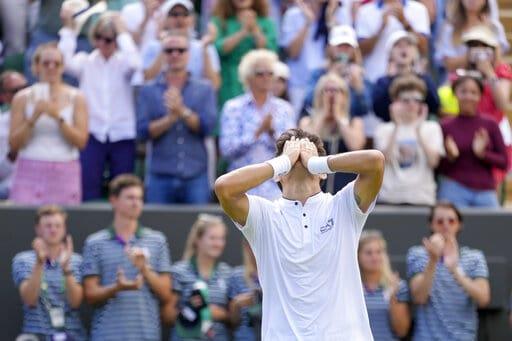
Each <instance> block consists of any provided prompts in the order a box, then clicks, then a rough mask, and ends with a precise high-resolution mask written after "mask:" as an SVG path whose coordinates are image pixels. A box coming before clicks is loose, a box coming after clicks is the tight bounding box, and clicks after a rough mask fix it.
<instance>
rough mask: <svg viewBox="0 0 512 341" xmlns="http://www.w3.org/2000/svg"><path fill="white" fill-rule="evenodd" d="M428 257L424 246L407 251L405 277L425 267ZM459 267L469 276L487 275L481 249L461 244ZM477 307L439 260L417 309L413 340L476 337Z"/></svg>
mask: <svg viewBox="0 0 512 341" xmlns="http://www.w3.org/2000/svg"><path fill="white" fill-rule="evenodd" d="M428 260H429V256H428V253H427V251H426V250H425V248H424V247H423V246H413V247H412V248H410V249H409V252H408V253H407V277H408V278H409V280H410V279H411V278H412V277H414V275H416V274H418V273H421V272H423V271H424V270H425V267H426V265H427V263H428ZM459 266H460V267H461V268H462V270H463V271H464V273H465V274H466V276H468V277H469V278H472V279H475V278H479V277H481V278H488V277H489V270H488V269H487V263H486V261H485V257H484V255H483V253H482V251H480V250H475V249H470V248H468V247H461V248H460V250H459ZM476 309H477V307H476V305H475V303H474V302H473V301H472V299H471V298H470V297H469V295H468V294H467V293H466V292H465V291H464V289H462V287H461V286H460V285H459V284H458V283H457V281H456V280H455V279H454V278H453V275H452V274H451V273H450V272H449V271H448V269H447V268H446V267H445V266H444V264H443V263H442V262H439V263H438V264H437V267H436V272H435V274H434V281H433V283H432V289H431V291H430V297H429V301H428V303H427V304H424V305H419V306H418V307H417V309H416V316H415V318H416V319H415V321H416V323H415V329H414V334H413V340H416V341H434V340H439V341H444V340H450V341H458V340H461V341H462V340H475V339H476V336H477V327H478V315H477V311H476Z"/></svg>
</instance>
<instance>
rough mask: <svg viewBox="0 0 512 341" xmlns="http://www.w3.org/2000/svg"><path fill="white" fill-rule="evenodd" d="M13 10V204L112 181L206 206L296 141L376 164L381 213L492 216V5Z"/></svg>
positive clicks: (504, 149)
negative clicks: (218, 189) (129, 178)
mask: <svg viewBox="0 0 512 341" xmlns="http://www.w3.org/2000/svg"><path fill="white" fill-rule="evenodd" d="M14 10H21V12H22V16H21V18H24V20H26V21H27V26H26V27H28V31H27V30H22V29H20V26H19V25H17V24H15V23H13V22H12V20H6V21H4V22H5V23H6V24H7V25H4V29H3V33H4V34H3V41H4V43H5V51H4V53H3V56H4V59H3V60H4V65H3V69H5V70H8V69H10V68H15V67H16V62H13V61H18V64H21V68H20V71H23V72H24V75H25V78H26V79H27V81H23V85H25V86H26V87H27V88H26V89H25V88H24V87H21V86H16V85H17V84H16V81H15V84H14V86H12V85H11V84H10V82H11V79H12V78H14V79H21V77H22V75H21V74H19V73H16V71H5V72H4V74H3V75H2V77H1V78H0V80H1V84H0V96H1V97H0V100H1V101H2V121H1V123H2V130H1V131H2V134H3V135H2V136H3V139H2V140H1V141H0V142H1V144H2V145H1V146H0V151H2V155H0V156H1V159H2V160H5V161H4V162H3V163H2V165H4V164H5V167H2V171H1V172H0V176H1V179H0V181H1V183H2V193H1V194H2V197H3V198H8V199H10V200H12V201H14V202H15V203H19V204H24V203H33V204H45V203H57V204H67V205H69V204H78V203H80V202H83V201H91V200H99V199H102V198H105V188H106V186H105V184H106V181H108V179H112V178H113V177H115V176H116V175H118V174H122V173H136V174H137V175H138V176H140V177H143V178H144V182H145V186H146V189H147V196H146V201H147V202H151V203H163V204H165V203H187V204H201V203H208V202H210V201H211V200H212V199H213V198H212V195H211V187H212V186H211V185H212V182H213V179H215V177H216V175H218V174H219V173H221V172H223V171H225V170H226V169H228V170H229V169H234V168H238V167H241V166H243V165H246V164H248V163H252V162H259V161H262V160H264V159H266V158H269V157H270V156H271V155H272V154H273V152H274V150H273V148H274V147H273V143H274V141H275V138H276V137H277V136H278V135H279V134H280V132H282V131H284V130H286V129H288V128H290V127H302V128H303V129H306V130H308V131H311V132H315V133H317V134H319V135H320V136H321V138H322V140H323V141H324V143H325V145H326V147H327V149H328V150H329V152H330V153H335V152H342V151H352V150H358V149H362V148H371V147H374V148H378V149H380V150H382V151H383V152H385V153H386V156H387V163H388V167H386V176H385V181H384V187H383V191H382V193H381V195H380V197H379V202H382V203H387V204H410V205H431V204H432V203H434V202H435V201H436V200H437V199H439V198H445V199H450V200H452V201H453V202H454V203H455V204H456V205H458V206H459V207H463V206H486V207H498V206H499V205H500V203H499V197H498V196H497V195H496V193H497V190H498V189H499V186H500V184H501V183H502V182H503V180H504V178H505V176H506V174H507V172H508V170H509V165H510V162H509V159H510V157H509V156H510V155H511V154H512V153H511V151H512V147H511V145H512V138H511V133H510V125H509V122H508V120H507V117H506V115H505V113H506V111H507V110H508V108H509V105H510V103H509V102H510V84H511V80H512V70H511V69H510V66H509V65H508V64H506V63H504V62H503V59H502V56H503V54H504V53H505V52H506V51H507V50H508V48H509V44H508V42H507V40H506V36H505V33H504V28H503V26H502V25H501V23H500V22H499V20H498V15H497V13H498V9H497V5H496V1H495V0H454V1H449V2H448V1H447V2H444V1H441V2H440V4H439V2H438V3H436V4H435V5H434V4H433V2H432V1H428V0H424V1H413V0H410V1H403V2H402V1H398V0H378V1H377V0H375V1H363V2H361V1H343V2H340V1H331V0H326V1H321V0H296V1H282V2H275V1H266V0H222V1H221V0H218V1H210V2H206V1H202V2H201V3H200V4H197V3H193V2H191V1H190V0H167V1H163V0H140V1H136V0H124V1H106V2H104V1H100V2H95V4H94V6H89V5H88V3H87V2H86V1H82V0H66V1H52V2H48V1H40V4H39V8H38V9H36V10H34V6H33V5H30V6H29V5H28V4H27V5H26V6H25V7H23V8H21V7H20V5H18V7H15V6H4V7H3V8H2V18H6V17H9V16H10V15H12V14H13V11H14ZM369 18H371V20H369ZM26 37H28V39H25V38H26ZM23 52H24V53H23ZM20 53H22V54H20ZM279 59H281V60H279ZM20 60H24V63H19V61H20ZM13 65H14V66H13ZM18 66H19V65H18ZM412 77H415V79H414V80H412ZM461 78H464V79H466V78H471V79H472V80H474V84H475V85H476V87H477V88H478V89H477V90H478V91H477V92H478V94H477V93H474V94H469V95H468V93H467V91H466V89H465V88H466V87H467V86H466V85H467V84H470V83H466V82H461V81H460V80H461ZM407 82H409V85H407V84H406V83H407ZM18 83H19V81H18ZM413 83H414V84H413ZM454 84H458V85H462V86H460V87H459V88H460V90H461V91H459V92H457V91H455V90H454ZM73 86H76V87H77V88H73ZM14 90H16V91H14ZM21 90H22V91H21ZM473 90H475V89H473ZM18 91H19V93H18ZM463 98H464V100H462V99H463ZM468 98H472V99H471V100H468ZM468 101H469V102H468ZM461 102H462V104H461V105H459V103H461ZM470 102H471V103H474V104H473V105H472V107H471V108H470V107H468V105H466V104H467V103H470ZM467 116H475V119H476V121H479V123H476V121H475V123H474V124H473V123H472V124H470V125H471V126H472V127H473V126H474V128H471V129H460V127H461V122H466V121H468V120H467V119H465V118H466V117H467ZM490 120H491V121H494V122H489V121H490ZM439 127H440V130H439V129H438V128H439ZM84 129H85V130H86V132H87V133H86V134H85V136H84ZM6 136H7V137H8V138H6ZM412 174H414V175H413V176H411V175H412ZM419 174H421V176H420V175H419ZM423 175H425V176H426V179H427V181H425V182H423V183H422V184H421V186H414V184H415V183H418V181H421V179H424V176H423ZM52 179H53V180H52ZM351 179H352V176H351V175H348V174H347V175H336V176H335V177H334V178H332V179H331V177H329V178H328V179H327V181H326V184H325V188H326V189H327V190H328V191H331V192H335V191H337V190H339V189H340V188H342V187H343V186H344V185H345V184H346V183H348V182H349V181H350V180H351ZM415 179H416V182H415ZM438 185H439V186H438ZM397 188H398V190H397ZM52 189H58V190H52ZM9 192H10V193H9ZM50 192H58V194H55V193H50ZM257 192H258V194H260V195H263V196H266V197H268V198H275V197H277V196H279V190H278V188H277V186H276V185H275V184H272V183H269V184H264V185H263V186H261V188H259V189H257ZM477 196H478V198H479V199H476V197H477ZM482 198H483V199H482Z"/></svg>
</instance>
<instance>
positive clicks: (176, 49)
mask: <svg viewBox="0 0 512 341" xmlns="http://www.w3.org/2000/svg"><path fill="white" fill-rule="evenodd" d="M187 50H188V49H187V48H186V47H167V48H165V49H164V52H165V53H167V54H173V53H174V52H178V53H179V54H183V53H185V52H187Z"/></svg>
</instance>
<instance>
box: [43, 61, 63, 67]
mask: <svg viewBox="0 0 512 341" xmlns="http://www.w3.org/2000/svg"><path fill="white" fill-rule="evenodd" d="M61 64H62V62H61V61H60V60H42V61H41V65H43V66H44V67H50V66H54V67H59V66H61Z"/></svg>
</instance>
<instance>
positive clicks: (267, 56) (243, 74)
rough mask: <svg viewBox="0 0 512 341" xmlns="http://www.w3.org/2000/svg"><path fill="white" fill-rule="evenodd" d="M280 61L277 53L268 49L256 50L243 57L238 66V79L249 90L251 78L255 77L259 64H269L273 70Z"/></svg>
mask: <svg viewBox="0 0 512 341" xmlns="http://www.w3.org/2000/svg"><path fill="white" fill-rule="evenodd" d="M278 61H279V58H278V57H277V54H276V53H275V52H272V51H269V50H266V49H256V50H252V51H250V52H248V53H247V54H246V55H245V56H243V58H242V60H241V61H240V65H238V79H239V80H240V83H242V84H243V86H244V88H245V89H246V90H247V89H248V87H249V84H248V82H249V77H251V76H253V75H254V68H255V66H256V64H258V63H265V62H266V63H269V64H270V67H271V69H272V70H274V65H275V64H276V63H277V62H278Z"/></svg>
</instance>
